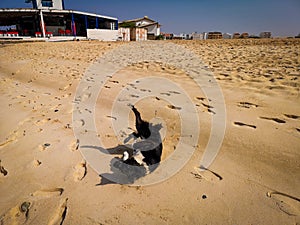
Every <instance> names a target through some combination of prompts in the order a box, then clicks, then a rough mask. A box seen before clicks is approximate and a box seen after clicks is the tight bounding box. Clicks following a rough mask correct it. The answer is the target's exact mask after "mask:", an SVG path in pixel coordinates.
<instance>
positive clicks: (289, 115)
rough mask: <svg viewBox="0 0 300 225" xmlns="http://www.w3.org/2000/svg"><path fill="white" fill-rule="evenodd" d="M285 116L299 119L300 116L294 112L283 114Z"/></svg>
mask: <svg viewBox="0 0 300 225" xmlns="http://www.w3.org/2000/svg"><path fill="white" fill-rule="evenodd" d="M283 115H284V116H285V117H287V118H289V119H294V120H296V119H299V118H300V116H296V115H292V114H283Z"/></svg>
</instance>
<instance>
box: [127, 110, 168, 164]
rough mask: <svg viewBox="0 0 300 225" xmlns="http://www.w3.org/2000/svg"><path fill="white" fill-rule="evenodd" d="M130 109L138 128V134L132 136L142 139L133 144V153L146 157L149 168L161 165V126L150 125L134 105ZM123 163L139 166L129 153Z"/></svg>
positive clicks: (144, 159) (145, 160)
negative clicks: (139, 153)
mask: <svg viewBox="0 0 300 225" xmlns="http://www.w3.org/2000/svg"><path fill="white" fill-rule="evenodd" d="M130 107H131V109H132V111H133V112H134V115H135V127H136V132H134V133H132V135H133V136H134V137H135V138H136V139H137V138H140V141H137V142H135V143H134V144H133V150H134V151H133V152H134V153H138V152H141V154H142V156H143V157H144V158H143V162H145V163H146V165H147V166H151V165H155V164H159V162H160V161H161V155H162V149H163V145H162V140H161V136H160V133H159V130H160V129H161V128H162V127H161V125H159V124H158V125H153V124H149V122H147V121H144V120H143V119H142V118H141V114H140V112H139V111H138V110H137V109H136V108H135V107H134V106H133V105H130ZM123 161H124V162H125V163H126V164H130V165H137V161H136V160H135V159H134V154H133V155H130V154H129V152H127V151H125V152H124V154H123Z"/></svg>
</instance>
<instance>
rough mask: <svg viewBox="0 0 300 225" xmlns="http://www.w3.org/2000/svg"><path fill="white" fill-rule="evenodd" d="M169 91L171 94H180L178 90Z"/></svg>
mask: <svg viewBox="0 0 300 225" xmlns="http://www.w3.org/2000/svg"><path fill="white" fill-rule="evenodd" d="M169 93H171V94H176V95H180V92H178V91H169Z"/></svg>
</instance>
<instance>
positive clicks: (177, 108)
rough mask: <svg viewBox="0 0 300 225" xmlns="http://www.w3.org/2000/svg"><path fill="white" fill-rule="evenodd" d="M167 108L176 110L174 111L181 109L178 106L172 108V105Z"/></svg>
mask: <svg viewBox="0 0 300 225" xmlns="http://www.w3.org/2000/svg"><path fill="white" fill-rule="evenodd" d="M167 107H168V108H170V109H176V110H180V109H181V107H178V106H174V105H167Z"/></svg>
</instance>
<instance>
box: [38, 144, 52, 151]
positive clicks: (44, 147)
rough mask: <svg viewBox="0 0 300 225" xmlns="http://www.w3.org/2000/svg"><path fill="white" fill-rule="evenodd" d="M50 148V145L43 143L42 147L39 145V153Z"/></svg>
mask: <svg viewBox="0 0 300 225" xmlns="http://www.w3.org/2000/svg"><path fill="white" fill-rule="evenodd" d="M50 146H51V144H50V143H44V144H42V145H40V147H39V148H40V150H41V151H45V150H46V149H47V148H49V147H50Z"/></svg>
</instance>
